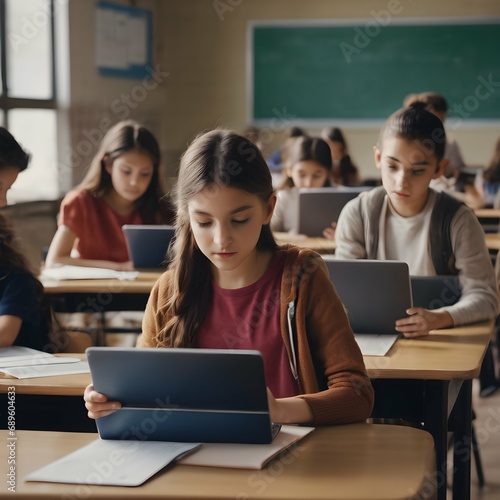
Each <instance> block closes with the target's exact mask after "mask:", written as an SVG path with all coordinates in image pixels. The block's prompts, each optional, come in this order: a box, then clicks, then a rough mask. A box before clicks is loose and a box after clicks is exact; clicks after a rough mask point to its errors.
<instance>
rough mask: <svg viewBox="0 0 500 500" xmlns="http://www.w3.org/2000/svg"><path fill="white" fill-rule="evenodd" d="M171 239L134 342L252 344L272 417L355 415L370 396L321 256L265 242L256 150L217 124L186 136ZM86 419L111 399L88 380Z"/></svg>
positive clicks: (269, 205) (268, 237)
mask: <svg viewBox="0 0 500 500" xmlns="http://www.w3.org/2000/svg"><path fill="white" fill-rule="evenodd" d="M175 200H176V209H177V220H176V239H175V244H174V246H173V248H172V261H171V264H170V267H169V269H168V270H167V271H166V272H165V273H164V274H163V275H162V276H161V277H160V279H159V280H158V282H157V283H156V285H155V286H154V288H153V290H152V292H151V295H150V298H149V301H148V304H147V307H146V312H145V317H144V321H143V333H142V335H141V336H140V338H139V342H138V345H139V346H145V347H169V348H172V347H174V348H175V347H200V348H201V347H203V348H238V349H257V350H259V351H261V353H262V355H263V359H264V369H265V375H266V382H267V385H268V388H269V391H268V397H269V407H270V412H271V417H272V419H273V421H275V422H281V423H286V422H288V423H292V422H294V423H299V422H312V423H314V424H333V423H345V422H352V421H357V420H363V419H365V418H367V417H368V416H369V414H370V412H371V408H372V404H373V392H372V387H371V383H370V380H369V379H368V378H367V375H366V371H365V367H364V363H363V358H362V356H361V353H360V351H359V348H358V346H357V344H356V342H355V340H354V336H353V334H352V331H351V329H350V326H349V322H348V319H347V317H346V313H345V311H344V308H343V306H342V303H341V302H340V299H339V297H338V295H337V294H336V292H335V290H334V288H333V286H332V284H331V281H330V278H329V275H328V271H327V269H326V266H325V264H324V262H323V260H322V259H321V257H320V256H319V255H318V254H316V253H315V252H312V251H311V250H306V249H299V248H297V247H294V246H290V245H286V246H282V247H279V246H277V244H276V242H275V241H274V238H273V236H272V233H271V230H270V227H269V222H270V220H271V217H272V213H273V209H274V205H275V201H276V196H275V194H274V191H273V186H272V179H271V174H270V172H269V169H268V167H267V165H266V162H265V161H264V158H263V157H262V155H261V153H260V151H259V150H258V148H257V147H256V146H255V145H253V144H252V143H251V142H250V141H248V140H247V139H245V138H243V137H241V136H238V135H236V134H234V133H232V132H229V131H223V130H216V131H212V132H208V133H206V134H203V135H201V136H200V137H198V138H197V139H196V140H195V141H194V142H193V143H192V144H191V146H190V147H189V148H188V150H187V151H186V153H185V154H184V156H183V158H182V161H181V164H180V169H179V177H178V181H177V186H176V195H175ZM84 398H85V401H86V406H87V409H88V410H89V416H90V417H92V418H98V417H101V416H105V415H107V414H109V413H110V412H112V411H115V410H116V409H117V408H119V407H120V403H119V402H114V401H107V400H106V397H105V396H104V395H102V394H98V393H97V392H95V391H94V390H93V387H92V386H88V387H87V389H86V391H85V396H84Z"/></svg>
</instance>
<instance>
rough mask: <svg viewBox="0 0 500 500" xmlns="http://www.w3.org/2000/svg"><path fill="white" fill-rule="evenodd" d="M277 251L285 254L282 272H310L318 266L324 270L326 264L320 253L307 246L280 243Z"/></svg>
mask: <svg viewBox="0 0 500 500" xmlns="http://www.w3.org/2000/svg"><path fill="white" fill-rule="evenodd" d="M277 252H282V253H284V254H285V268H284V272H285V273H286V274H290V273H291V274H299V273H304V272H312V271H315V270H317V269H319V268H321V269H323V270H326V264H325V262H324V260H323V258H322V257H321V255H320V254H319V253H317V252H315V251H314V250H310V249H309V248H303V247H298V246H295V245H282V246H280V247H278V250H277Z"/></svg>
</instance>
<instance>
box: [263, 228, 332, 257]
mask: <svg viewBox="0 0 500 500" xmlns="http://www.w3.org/2000/svg"><path fill="white" fill-rule="evenodd" d="M273 234H274V237H275V239H276V241H277V243H278V244H279V245H286V244H290V245H296V246H298V247H302V248H310V249H311V250H315V251H316V252H318V253H322V254H329V253H335V241H334V240H328V239H326V238H321V237H311V236H305V235H304V234H292V233H278V232H273Z"/></svg>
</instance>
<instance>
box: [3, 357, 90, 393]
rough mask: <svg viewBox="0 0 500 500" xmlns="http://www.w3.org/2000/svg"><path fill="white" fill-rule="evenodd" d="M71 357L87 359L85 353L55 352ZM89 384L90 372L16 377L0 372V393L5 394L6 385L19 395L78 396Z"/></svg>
mask: <svg viewBox="0 0 500 500" xmlns="http://www.w3.org/2000/svg"><path fill="white" fill-rule="evenodd" d="M57 356H70V357H72V358H80V359H87V358H86V356H85V354H57ZM89 384H90V373H75V374H72V375H57V376H53V377H34V378H25V379H17V378H13V377H9V376H8V375H5V374H4V373H0V394H5V393H7V391H8V389H7V388H8V387H12V386H14V387H15V388H16V394H17V395H19V394H21V395H43V396H79V397H83V391H84V390H85V387H87V385H89Z"/></svg>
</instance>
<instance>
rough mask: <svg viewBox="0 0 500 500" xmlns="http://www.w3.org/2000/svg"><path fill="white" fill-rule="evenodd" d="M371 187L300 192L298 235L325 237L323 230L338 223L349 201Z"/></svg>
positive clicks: (329, 188)
mask: <svg viewBox="0 0 500 500" xmlns="http://www.w3.org/2000/svg"><path fill="white" fill-rule="evenodd" d="M370 189H372V188H371V187H366V186H363V187H325V188H309V189H300V190H299V207H298V210H299V217H298V227H297V228H296V230H297V233H299V234H305V235H307V236H323V230H324V229H326V228H327V227H330V226H331V224H332V222H337V219H338V218H339V215H340V212H341V211H342V209H343V208H344V206H345V204H346V203H347V202H348V201H351V200H352V199H353V198H356V196H358V195H359V193H361V192H363V191H368V190H370Z"/></svg>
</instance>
